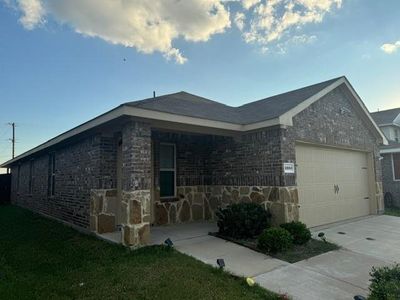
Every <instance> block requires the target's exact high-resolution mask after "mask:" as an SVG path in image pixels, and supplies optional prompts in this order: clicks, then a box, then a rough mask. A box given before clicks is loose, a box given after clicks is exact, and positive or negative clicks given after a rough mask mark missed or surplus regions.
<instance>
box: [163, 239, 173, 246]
mask: <svg viewBox="0 0 400 300" xmlns="http://www.w3.org/2000/svg"><path fill="white" fill-rule="evenodd" d="M164 244H165V245H167V246H168V247H172V246H173V245H174V243H173V242H172V241H171V239H170V238H167V239H166V240H165V241H164Z"/></svg>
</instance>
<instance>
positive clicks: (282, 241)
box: [257, 227, 293, 253]
mask: <svg viewBox="0 0 400 300" xmlns="http://www.w3.org/2000/svg"><path fill="white" fill-rule="evenodd" d="M292 244H293V237H292V236H291V235H290V233H289V231H287V230H286V229H284V228H281V227H272V228H268V229H266V230H264V232H263V233H262V234H261V235H260V236H259V237H258V245H257V246H258V248H259V249H260V250H263V251H267V252H269V253H276V252H281V251H284V250H287V249H289V248H290V247H291V246H292Z"/></svg>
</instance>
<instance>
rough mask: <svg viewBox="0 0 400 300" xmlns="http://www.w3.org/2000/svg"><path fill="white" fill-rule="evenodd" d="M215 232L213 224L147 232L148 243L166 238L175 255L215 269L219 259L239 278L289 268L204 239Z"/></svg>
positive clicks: (248, 250)
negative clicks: (195, 260) (149, 240)
mask: <svg viewBox="0 0 400 300" xmlns="http://www.w3.org/2000/svg"><path fill="white" fill-rule="evenodd" d="M217 230H218V229H217V227H216V224H215V223H191V224H185V225H174V226H165V227H154V228H153V229H152V231H151V236H152V243H153V244H162V243H163V242H164V241H165V239H166V238H170V239H171V240H172V241H173V243H174V246H175V248H176V249H177V250H178V251H180V252H182V253H185V254H187V255H190V256H193V257H194V258H196V259H198V260H200V261H202V262H204V263H206V264H209V265H212V266H215V267H217V259H218V258H223V259H224V260H225V264H226V268H225V269H226V270H227V271H228V272H231V273H232V274H235V275H237V276H243V277H255V276H257V275H260V274H264V273H266V272H269V271H272V270H274V269H276V268H278V267H282V266H286V265H289V263H287V262H284V261H281V260H279V259H275V258H272V257H269V256H267V255H264V254H261V253H258V252H255V251H253V250H250V249H248V248H246V247H242V246H240V245H237V244H234V243H231V242H228V241H225V240H222V239H219V238H216V237H213V236H210V235H208V233H209V232H216V231H217Z"/></svg>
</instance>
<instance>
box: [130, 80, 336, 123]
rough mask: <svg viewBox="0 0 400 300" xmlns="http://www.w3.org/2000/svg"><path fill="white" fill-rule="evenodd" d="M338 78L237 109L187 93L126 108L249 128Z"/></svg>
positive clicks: (281, 111) (148, 100)
mask: <svg viewBox="0 0 400 300" xmlns="http://www.w3.org/2000/svg"><path fill="white" fill-rule="evenodd" d="M340 78H342V77H338V78H334V79H331V80H328V81H324V82H321V83H317V84H314V85H310V86H307V87H304V88H301V89H297V90H294V91H290V92H287V93H283V94H279V95H276V96H272V97H269V98H265V99H261V100H258V101H255V102H251V103H248V104H244V105H242V106H239V107H232V106H228V105H225V104H222V103H219V102H216V101H212V100H209V99H206V98H203V97H199V96H196V95H193V94H189V93H187V92H178V93H174V94H169V95H162V96H158V97H155V98H148V99H144V100H140V101H133V102H127V103H125V105H127V106H134V107H138V108H143V109H149V110H155V111H160V112H167V113H173V114H177V115H183V116H190V117H196V118H202V119H208V120H215V121H223V122H229V123H235V124H251V123H255V122H261V121H265V120H270V119H274V118H277V117H279V116H280V115H282V114H284V113H285V112H287V111H289V110H290V109H292V108H294V107H296V106H297V105H299V104H300V103H301V102H303V101H305V100H307V99H308V98H310V97H312V96H313V95H315V94H317V93H318V92H320V91H321V90H323V89H324V88H326V87H328V86H329V85H331V84H332V83H334V82H335V81H337V80H338V79H340Z"/></svg>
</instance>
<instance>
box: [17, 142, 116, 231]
mask: <svg viewBox="0 0 400 300" xmlns="http://www.w3.org/2000/svg"><path fill="white" fill-rule="evenodd" d="M110 145H111V142H110V139H109V138H105V139H104V138H102V137H101V135H99V134H97V135H93V136H91V137H88V138H85V139H83V140H80V141H77V142H75V143H73V144H68V145H65V146H64V147H60V148H59V149H55V150H54V149H53V150H50V151H51V152H54V153H55V160H56V163H55V165H56V176H55V194H54V196H50V195H49V193H48V176H49V153H42V154H40V155H36V156H34V157H33V182H32V187H33V191H32V194H31V195H30V194H29V172H30V170H29V168H30V160H27V161H22V162H21V165H20V167H19V168H18V166H17V165H15V166H13V167H12V174H13V178H12V202H13V203H15V204H17V205H20V206H23V207H26V208H29V209H31V210H33V211H37V212H40V213H44V214H47V215H50V216H52V217H55V218H58V219H60V220H63V221H66V222H69V223H71V224H74V225H78V226H81V227H84V228H88V227H89V206H90V191H91V189H99V188H106V187H112V186H114V185H115V170H114V169H113V168H111V166H110V164H111V161H112V157H113V156H114V155H113V154H112V153H113V152H114V151H113V150H110V149H111V148H110ZM107 157H108V158H107ZM106 164H108V165H109V166H108V167H107V166H106ZM18 169H19V170H20V174H19V176H18ZM18 177H19V180H20V181H19V189H18V190H17V180H18Z"/></svg>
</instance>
